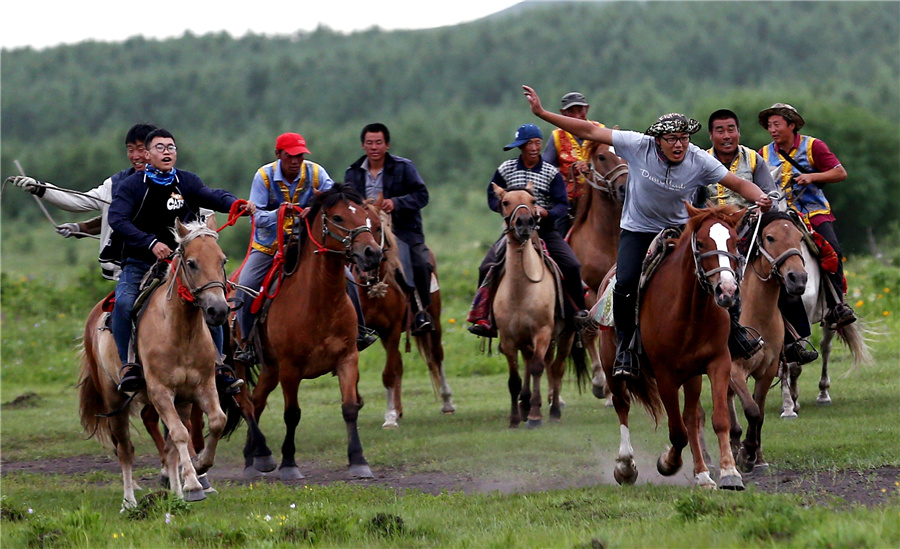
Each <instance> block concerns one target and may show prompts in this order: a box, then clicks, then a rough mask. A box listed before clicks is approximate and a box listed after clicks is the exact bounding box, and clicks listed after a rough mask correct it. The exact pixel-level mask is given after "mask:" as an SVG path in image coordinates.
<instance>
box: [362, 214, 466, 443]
mask: <svg viewBox="0 0 900 549" xmlns="http://www.w3.org/2000/svg"><path fill="white" fill-rule="evenodd" d="M371 205H372V207H373V208H374V209H375V211H377V212H378V216H379V218H380V220H381V229H382V233H383V234H384V242H385V244H384V248H383V252H384V261H383V262H382V264H381V268H380V269H379V270H378V271H377V273H375V274H376V278H377V279H378V282H377V283H374V284H372V283H373V282H374V280H373V279H371V277H370V275H371V274H372V273H364V272H363V273H361V272H359V270H358V269H355V268H354V269H353V271H354V276H355V277H356V279H357V280H358V281H359V282H360V284H364V285H369V287H368V288H367V290H366V291H364V290H362V289H361V290H360V292H359V299H360V303H361V305H362V308H363V314H364V316H365V318H366V326H368V327H369V328H372V329H374V330H375V331H376V332H378V336H379V337H380V338H381V344H382V345H383V346H384V351H385V354H386V355H387V356H386V360H385V364H384V371H383V372H382V374H381V381H382V383H383V384H384V388H385V390H386V392H387V399H386V400H387V408H386V410H385V412H384V425H382V427H384V428H386V429H388V428H396V427H399V423H398V422H397V420H399V419H400V418H401V417H403V400H402V398H401V385H402V382H403V357H402V355H401V354H400V338H401V337H402V336H403V332H408V330H409V320H410V316H411V315H410V314H409V311H410V303H409V297H408V294H407V293H406V292H405V291H403V288H401V287H400V283H399V282H398V281H397V273H401V272H402V266H401V264H400V258H399V254H398V251H397V243H396V237H395V236H394V232H393V228H392V226H391V214H389V213H387V212H385V211H383V210H382V209H381V199H380V198H379V199H378V200H375V201H371ZM430 257H431V262H432V265H435V260H434V253H433V252H430ZM434 277H435V279H437V269H436V268H435V271H434ZM428 312H429V313H430V314H431V318H432V319H433V320H434V330H432V331H430V332H426V333H424V334H422V335H417V336H413V338H414V339H415V341H416V347H417V348H418V349H419V354H420V355H421V356H422V359H423V360H424V361H425V363H426V364H427V365H428V372H429V373H430V374H431V383H432V386H433V388H434V390H435V392H438V393H439V394H440V395H441V400H442V404H441V412H443V413H445V414H452V413H454V412H455V411H456V406H455V405H454V404H453V393H452V392H451V391H450V385H449V384H448V383H447V376H446V374H445V373H444V347H443V345H442V344H441V333H442V331H441V291H440V290H439V289H435V290H434V291H433V292H432V293H431V305H429V307H428ZM408 350H409V349H408V348H407V351H408Z"/></svg>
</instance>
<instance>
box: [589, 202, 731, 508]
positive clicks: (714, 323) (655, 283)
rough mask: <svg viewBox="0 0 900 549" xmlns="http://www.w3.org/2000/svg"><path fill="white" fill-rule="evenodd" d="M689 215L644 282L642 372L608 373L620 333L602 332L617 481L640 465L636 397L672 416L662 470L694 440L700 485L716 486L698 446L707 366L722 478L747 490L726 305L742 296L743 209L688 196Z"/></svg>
mask: <svg viewBox="0 0 900 549" xmlns="http://www.w3.org/2000/svg"><path fill="white" fill-rule="evenodd" d="M685 206H686V208H687V211H688V214H689V216H690V219H689V220H688V223H687V226H686V227H685V230H684V232H683V233H682V235H681V237H680V238H679V239H678V240H677V241H675V242H674V249H673V250H672V251H671V252H670V253H669V254H668V255H667V256H666V257H665V258H664V259H663V260H662V261H661V262H660V264H659V267H658V268H657V270H656V272H655V273H654V274H653V276H652V278H651V279H650V280H649V282H648V283H647V286H646V288H644V290H643V293H642V298H641V305H640V316H639V330H640V333H641V338H642V342H643V353H641V354H640V362H641V374H640V378H639V379H637V380H633V381H632V380H629V381H628V382H627V387H626V382H624V381H621V380H619V379H616V378H611V375H612V369H613V363H614V357H615V345H616V343H615V336H614V335H613V334H612V331H609V330H606V331H603V332H601V334H600V352H601V360H602V363H603V369H604V371H605V372H606V375H607V379H610V380H611V381H610V383H609V388H610V390H611V392H612V395H613V406H615V409H616V413H617V414H618V416H619V423H620V434H621V440H620V445H619V452H618V457H617V459H616V467H615V470H614V473H613V476H614V477H615V479H616V481H617V482H619V483H620V484H622V483H628V484H631V483H634V482H635V480H637V474H638V472H637V467H636V466H635V464H634V450H633V448H632V446H631V435H630V432H629V430H628V413H629V410H630V404H631V397H632V396H633V397H634V398H636V399H637V400H638V401H639V402H641V403H642V404H643V405H644V407H645V408H646V409H647V411H648V412H649V413H650V415H651V416H652V417H653V418H654V419H655V420H658V419H659V416H660V414H661V413H662V409H663V408H665V412H666V415H667V416H668V425H669V440H670V441H671V443H672V447H671V448H669V449H668V450H667V451H666V452H664V453H663V454H662V455H661V456H660V458H659V460H658V461H657V464H656V468H657V470H658V471H659V472H660V473H661V474H663V475H666V476H668V475H673V474H675V473H676V472H677V471H678V470H679V469H680V468H681V463H682V460H681V452H682V450H683V449H684V447H685V446H686V445H687V444H688V443H690V446H691V453H692V454H693V458H694V479H695V481H696V482H697V483H698V484H699V485H700V486H702V487H705V488H716V483H715V482H714V481H713V480H712V478H711V477H710V475H709V470H708V468H707V466H706V463H705V462H704V461H703V456H702V452H701V450H700V437H699V428H700V406H699V400H700V390H701V387H702V378H701V377H700V376H701V375H702V374H706V375H707V377H708V378H709V380H710V385H711V387H712V402H713V429H714V430H715V432H716V436H717V437H718V439H719V453H720V480H719V482H720V485H721V487H722V488H728V489H736V490H742V489H743V488H744V484H743V482H742V480H741V475H740V473H739V472H738V470H737V468H736V467H735V463H734V457H733V456H732V454H731V448H730V446H729V439H728V434H729V427H730V421H729V417H728V382H729V377H730V375H731V354H730V353H729V351H728V334H729V329H730V322H729V316H728V311H727V308H728V307H730V306H732V305H733V304H734V303H736V301H737V300H738V299H739V298H740V289H739V286H738V284H739V280H738V274H737V273H739V272H740V265H739V263H740V258H739V256H738V255H737V254H736V251H735V244H736V242H737V237H736V235H735V231H734V227H735V225H736V224H737V222H738V221H739V219H740V217H741V214H742V213H743V210H740V211H739V210H738V208H737V207H736V206H721V207H711V208H709V209H702V210H701V209H697V208H694V207H693V206H691V205H690V204H687V203H685ZM682 387H683V388H684V411H683V414H682V411H681V410H679V396H678V390H679V388H682Z"/></svg>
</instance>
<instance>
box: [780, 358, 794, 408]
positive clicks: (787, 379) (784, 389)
mask: <svg viewBox="0 0 900 549" xmlns="http://www.w3.org/2000/svg"><path fill="white" fill-rule="evenodd" d="M782 366H783V367H782V368H781V370H780V373H779V376H780V379H781V419H797V412H796V411H794V398H793V397H792V396H791V368H790V365H789V364H783V365H782Z"/></svg>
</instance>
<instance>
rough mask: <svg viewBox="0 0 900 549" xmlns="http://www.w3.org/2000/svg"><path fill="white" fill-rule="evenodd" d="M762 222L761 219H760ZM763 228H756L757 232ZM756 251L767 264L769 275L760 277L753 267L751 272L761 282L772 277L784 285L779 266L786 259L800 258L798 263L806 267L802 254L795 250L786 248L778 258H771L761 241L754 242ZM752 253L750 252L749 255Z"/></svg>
mask: <svg viewBox="0 0 900 549" xmlns="http://www.w3.org/2000/svg"><path fill="white" fill-rule="evenodd" d="M760 221H762V219H760ZM762 229H763V227H757V229H756V230H757V232H761V231H762ZM756 250H757V251H759V253H760V255H762V256H763V257H764V258H765V259H766V261H768V262H769V266H770V270H769V274H768V275H767V276H766V277H765V278H763V277H762V276H760V274H759V272H758V271H757V270H756V267H753V272H754V273H756V276H757V277H758V278H759V279H760V280H762V281H763V282H765V281H767V280H769V279H771V278H772V277H773V276H774V277H776V278H777V279H778V280H780V281H781V282H782V283H784V275H782V274H781V266H782V265H784V262H785V261H787V260H788V258H790V257H793V256H795V255H797V256H800V261H802V262H803V266H804V267H806V260H805V259H803V254H802V253H800V250H799V249H797V248H788V249H787V250H785V251H783V252H781V253H780V254H779V255H778V257H772V254H770V253H769V252H767V251H766V249H765V248H764V247H763V245H762V240H757V241H756ZM752 253H753V251H752V250H751V251H750V253H749V254H748V255H750V254H752Z"/></svg>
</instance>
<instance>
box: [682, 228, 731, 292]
mask: <svg viewBox="0 0 900 549" xmlns="http://www.w3.org/2000/svg"><path fill="white" fill-rule="evenodd" d="M691 251H692V252H693V254H694V266H695V268H696V270H697V281H698V282H699V283H700V287H701V288H703V289H704V290H705V291H706V292H707V293H709V294H714V291H715V290H714V288H713V285H712V283H711V282H710V281H709V277H711V276H713V275H714V274H717V273H721V272H729V273H731V274H732V276H734V279H735V281H736V282H737V284H738V286H740V284H741V273H742V272H743V269H742V268H741V266H742V265H743V263H744V258H743V257H742V256H740V255H735V254H733V253H731V252H729V251H726V250H719V249H716V250H710V251H708V252H703V253H700V252H699V250H697V232H696V231H694V233H692V234H691ZM720 255H722V256H725V257H727V258H728V259H729V262H728V263H729V266H728V267H722V266H719V267H716V268H715V269H710V270H709V271H707V270H704V269H703V260H704V259H706V258H707V257H713V256H720ZM731 261H735V262H737V270H735V269H732V268H731V266H730V265H731Z"/></svg>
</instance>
